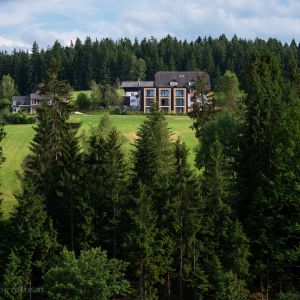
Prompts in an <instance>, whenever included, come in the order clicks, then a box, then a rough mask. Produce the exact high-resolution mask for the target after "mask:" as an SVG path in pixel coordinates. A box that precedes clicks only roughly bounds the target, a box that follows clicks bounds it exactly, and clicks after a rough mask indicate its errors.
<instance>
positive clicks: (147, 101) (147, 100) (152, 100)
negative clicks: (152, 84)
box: [146, 99, 154, 106]
mask: <svg viewBox="0 0 300 300" xmlns="http://www.w3.org/2000/svg"><path fill="white" fill-rule="evenodd" d="M153 102H154V99H146V106H151V105H152V104H153Z"/></svg>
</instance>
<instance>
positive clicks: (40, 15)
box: [0, 0, 300, 51]
mask: <svg viewBox="0 0 300 300" xmlns="http://www.w3.org/2000/svg"><path fill="white" fill-rule="evenodd" d="M223 33H224V34H226V35H227V36H228V37H229V38H231V37H232V36H233V34H237V35H238V37H242V38H247V39H254V38H255V37H259V38H264V39H267V38H269V37H274V38H277V39H280V40H281V41H282V42H290V41H291V40H292V39H293V38H294V39H295V40H296V42H297V43H298V42H299V40H300V0H205V1H204V0H0V49H5V50H8V51H10V50H11V49H13V48H17V49H18V48H21V49H29V50H30V49H31V46H32V43H33V41H37V42H38V44H39V45H40V47H43V48H46V47H47V46H48V45H52V44H53V42H54V41H55V40H58V41H60V42H61V43H62V44H64V45H65V44H69V43H70V41H71V40H73V41H74V40H75V39H76V38H77V37H79V38H81V39H83V40H84V39H85V38H86V37H87V36H90V37H91V38H92V39H96V38H98V39H101V38H104V37H111V38H113V39H118V38H121V37H129V38H132V39H134V38H135V37H137V38H138V39H141V38H143V37H151V36H154V37H156V38H158V39H159V38H161V37H163V36H165V35H167V34H171V35H173V36H176V37H178V38H180V39H187V40H193V39H195V38H197V37H198V36H208V35H211V36H213V37H217V36H219V35H221V34H223Z"/></svg>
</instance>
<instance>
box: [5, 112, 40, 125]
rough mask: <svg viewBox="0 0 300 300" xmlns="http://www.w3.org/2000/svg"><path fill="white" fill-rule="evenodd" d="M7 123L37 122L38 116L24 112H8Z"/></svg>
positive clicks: (6, 115)
mask: <svg viewBox="0 0 300 300" xmlns="http://www.w3.org/2000/svg"><path fill="white" fill-rule="evenodd" d="M4 119H5V121H6V123H10V124H33V123H35V122H36V117H35V116H32V115H28V114H26V113H23V112H18V113H15V114H13V113H10V112H8V113H6V114H5V116H4Z"/></svg>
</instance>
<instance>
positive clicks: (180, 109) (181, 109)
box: [176, 107, 184, 114]
mask: <svg viewBox="0 0 300 300" xmlns="http://www.w3.org/2000/svg"><path fill="white" fill-rule="evenodd" d="M183 113H184V110H183V107H176V114H183Z"/></svg>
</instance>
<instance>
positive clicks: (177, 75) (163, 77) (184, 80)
mask: <svg viewBox="0 0 300 300" xmlns="http://www.w3.org/2000/svg"><path fill="white" fill-rule="evenodd" d="M198 77H205V78H206V80H207V82H208V88H210V80H209V76H208V74H207V73H206V72H197V71H182V72H180V71H179V72H177V71H176V72H175V71H172V72H169V71H160V72H157V73H156V74H155V79H154V85H155V87H169V86H170V82H171V81H177V82H178V85H177V86H178V87H185V86H187V85H188V84H189V82H191V81H197V79H198Z"/></svg>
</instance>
